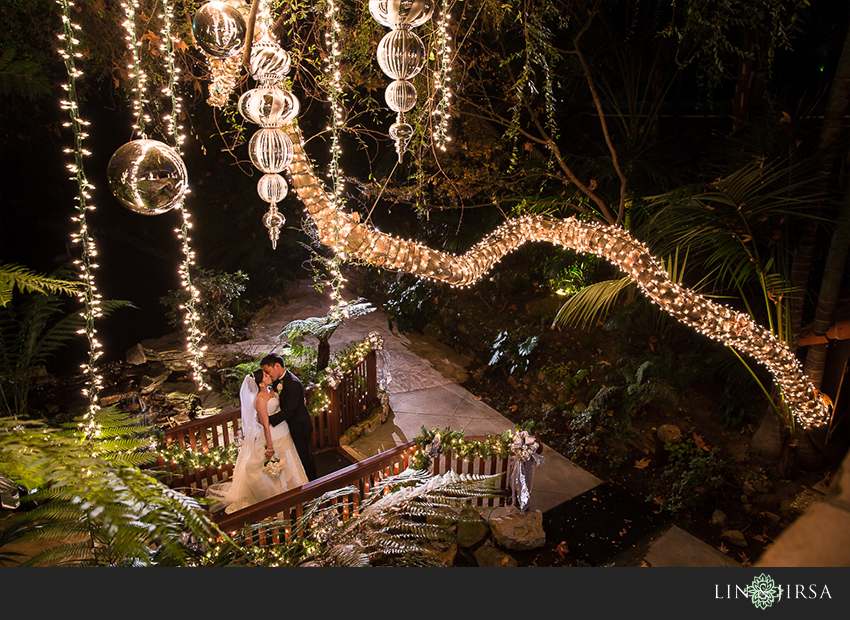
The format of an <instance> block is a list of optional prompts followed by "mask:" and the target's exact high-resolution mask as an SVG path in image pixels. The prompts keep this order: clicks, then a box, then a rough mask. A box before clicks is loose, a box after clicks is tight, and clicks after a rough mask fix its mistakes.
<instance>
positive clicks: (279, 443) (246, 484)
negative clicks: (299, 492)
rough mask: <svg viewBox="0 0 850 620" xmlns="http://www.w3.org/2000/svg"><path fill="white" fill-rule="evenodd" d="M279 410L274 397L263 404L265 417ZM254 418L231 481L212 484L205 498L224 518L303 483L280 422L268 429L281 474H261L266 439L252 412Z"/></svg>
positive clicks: (284, 426)
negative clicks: (281, 467) (222, 512)
mask: <svg viewBox="0 0 850 620" xmlns="http://www.w3.org/2000/svg"><path fill="white" fill-rule="evenodd" d="M279 407H280V404H279V401H278V399H277V397H276V396H272V397H271V398H270V399H269V400H268V404H267V410H268V412H269V415H271V414H273V413H275V412H276V411H277V410H278V409H279ZM254 416H255V420H254V421H255V423H254V424H251V425H247V428H248V431H249V434H250V435H251V436H250V437H248V436H246V437H244V438H243V440H242V446H241V447H240V448H239V456H238V457H237V458H236V464H235V465H234V467H233V479H232V481H227V482H223V483H220V484H214V485H212V486H210V487H209V488H208V489H207V492H206V497H207V498H209V499H214V500H218V501H220V502H221V504H223V505H224V507H225V508H224V511H225V512H226V513H227V514H230V513H232V512H236V511H237V510H241V509H242V508H246V507H247V506H250V505H251V504H256V503H257V502H261V501H263V500H264V499H268V498H270V497H273V496H275V495H278V494H280V493H283V492H284V491H288V490H290V489H294V488H297V487H300V486H301V485H302V484H305V483H306V482H307V474H305V473H304V467H303V466H302V465H301V459H300V458H298V452H297V451H296V450H295V444H294V443H293V442H292V436H291V435H290V434H289V424H287V423H286V422H281V423H280V424H278V425H277V426H272V427H271V429H270V430H271V435H272V445H273V446H274V449H275V456H276V457H277V458H279V459H280V462H281V463H282V464H283V471H282V472H281V474H280V476H279V477H277V478H272V477H271V476H269V475H267V474H264V473H263V471H262V469H263V461H264V460H265V449H266V438H265V434H264V432H263V426H262V424H260V423H259V421H256V412H254ZM243 428H244V426H243ZM218 508H220V506H219V507H218ZM213 510H215V508H213Z"/></svg>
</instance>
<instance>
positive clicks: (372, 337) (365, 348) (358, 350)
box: [307, 332, 384, 416]
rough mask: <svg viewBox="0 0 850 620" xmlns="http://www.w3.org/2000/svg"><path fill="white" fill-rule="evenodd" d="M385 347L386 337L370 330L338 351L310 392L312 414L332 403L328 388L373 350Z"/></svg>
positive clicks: (337, 383) (333, 386) (340, 380)
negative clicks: (357, 340) (367, 333)
mask: <svg viewBox="0 0 850 620" xmlns="http://www.w3.org/2000/svg"><path fill="white" fill-rule="evenodd" d="M383 348H384V339H383V338H382V337H381V335H380V334H379V333H378V332H370V333H369V335H368V336H366V338H364V339H363V340H362V341H361V342H352V343H351V344H350V345H348V347H347V348H345V349H344V350H342V351H340V352H339V353H337V354H336V355H335V356H334V358H333V360H331V365H330V366H328V367H327V368H326V369H325V370H323V371H322V372H321V373H319V376H318V379H317V381H316V388H315V389H313V391H312V393H311V394H310V399H309V402H308V403H307V407H308V409H309V410H310V415H312V416H316V415H319V413H320V412H322V411H324V410H325V409H327V408H328V407H330V405H331V401H330V397H329V396H328V391H327V389H326V388H328V387H330V388H331V389H334V388H336V387H337V386H338V385H339V384H340V383H341V382H342V380H343V378H344V377H345V375H346V373H348V372H350V371H351V370H353V369H354V368H356V367H357V365H358V364H359V363H360V362H362V361H363V359H364V358H365V357H366V356H367V355H368V354H369V353H370V352H371V351H376V352H377V351H381V350H382V349H383Z"/></svg>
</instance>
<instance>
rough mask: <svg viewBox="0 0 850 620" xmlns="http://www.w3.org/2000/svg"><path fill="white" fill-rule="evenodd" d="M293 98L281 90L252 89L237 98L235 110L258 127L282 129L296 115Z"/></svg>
mask: <svg viewBox="0 0 850 620" xmlns="http://www.w3.org/2000/svg"><path fill="white" fill-rule="evenodd" d="M299 107H300V106H299V105H298V102H297V100H296V99H295V96H294V95H293V94H292V93H290V92H289V91H287V90H283V89H281V88H252V89H251V90H249V91H246V92H245V93H243V94H242V96H241V97H239V103H238V104H237V108H238V110H239V113H240V114H241V115H242V116H243V117H244V118H245V120H247V121H250V122H252V123H254V124H256V125H259V126H260V127H282V126H283V125H286V124H288V123H290V122H292V119H294V118H295V115H296V114H297V113H298V108H299Z"/></svg>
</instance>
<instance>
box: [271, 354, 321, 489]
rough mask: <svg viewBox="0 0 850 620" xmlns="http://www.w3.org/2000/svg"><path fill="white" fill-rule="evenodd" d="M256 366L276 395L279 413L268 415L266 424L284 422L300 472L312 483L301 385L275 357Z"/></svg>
mask: <svg viewBox="0 0 850 620" xmlns="http://www.w3.org/2000/svg"><path fill="white" fill-rule="evenodd" d="M260 367H261V368H262V369H263V372H265V373H267V374H268V375H269V376H270V377H271V378H272V390H274V391H275V392H278V393H279V394H280V411H278V412H277V413H274V414H272V415H270V416H269V424H271V425H272V426H277V425H278V424H280V423H281V422H284V421H285V422H287V423H288V424H289V432H290V434H291V435H292V442H293V443H294V444H295V449H296V450H297V451H298V456H299V457H300V458H301V464H302V465H303V466H304V473H306V474H307V479H308V480H315V479H316V462H315V461H314V460H313V451H312V449H311V439H312V436H313V421H312V420H311V419H310V412H309V411H307V400H306V399H305V398H304V386H303V385H301V381H300V380H299V379H298V377H296V376H295V375H293V374H292V373H291V372H289V371H288V370H287V369H286V366H285V365H284V361H283V358H282V357H280V356H279V355H275V354H274V353H269V354H268V355H266V356H265V357H264V358H263V359H262V360H260Z"/></svg>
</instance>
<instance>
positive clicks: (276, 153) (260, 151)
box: [248, 127, 294, 174]
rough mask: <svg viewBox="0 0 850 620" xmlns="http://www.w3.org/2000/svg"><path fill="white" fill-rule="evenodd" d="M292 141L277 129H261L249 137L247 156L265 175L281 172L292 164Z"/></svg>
mask: <svg viewBox="0 0 850 620" xmlns="http://www.w3.org/2000/svg"><path fill="white" fill-rule="evenodd" d="M293 151H294V149H293V147H292V140H290V138H289V136H288V135H286V132H285V131H283V130H282V129H280V128H278V127H261V128H260V129H258V130H257V131H256V133H254V135H253V136H251V140H250V142H249V143H248V156H249V157H250V158H251V163H252V164H254V165H255V166H256V167H257V168H259V169H260V170H262V171H263V172H265V173H266V174H276V173H278V172H283V171H284V170H286V168H288V167H289V164H291V163H292V154H293Z"/></svg>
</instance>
